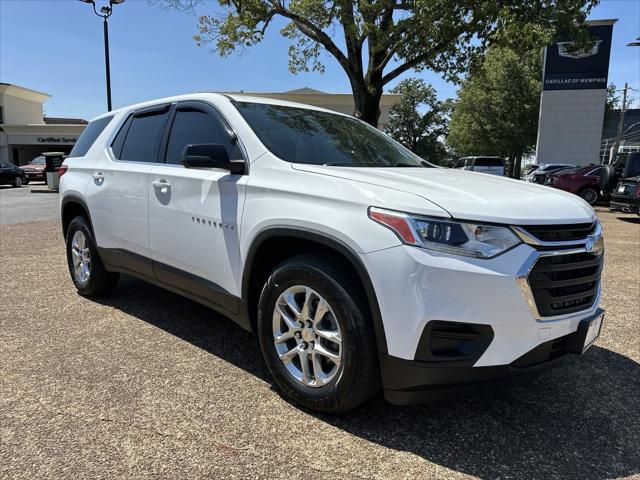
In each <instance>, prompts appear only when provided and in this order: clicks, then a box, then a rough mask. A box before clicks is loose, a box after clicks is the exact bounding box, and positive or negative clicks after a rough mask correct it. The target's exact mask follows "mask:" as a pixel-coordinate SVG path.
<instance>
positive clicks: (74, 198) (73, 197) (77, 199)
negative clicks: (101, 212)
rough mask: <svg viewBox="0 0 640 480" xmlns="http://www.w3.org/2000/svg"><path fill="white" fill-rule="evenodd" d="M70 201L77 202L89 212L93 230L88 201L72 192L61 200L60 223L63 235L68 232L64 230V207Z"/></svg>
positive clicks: (88, 216)
mask: <svg viewBox="0 0 640 480" xmlns="http://www.w3.org/2000/svg"><path fill="white" fill-rule="evenodd" d="M69 203H77V204H79V205H80V206H81V207H82V208H83V209H84V212H85V213H86V214H87V219H88V220H89V226H90V227H91V231H92V232H93V231H94V229H93V221H92V220H91V214H90V213H89V208H88V207H87V204H86V202H85V201H84V200H83V199H82V198H81V197H79V196H78V195H74V194H71V193H70V194H68V195H65V196H64V197H63V198H62V201H61V202H60V224H61V227H62V236H63V237H64V236H65V235H66V234H67V232H65V231H64V208H65V206H67V204H69Z"/></svg>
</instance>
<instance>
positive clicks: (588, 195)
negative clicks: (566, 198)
mask: <svg viewBox="0 0 640 480" xmlns="http://www.w3.org/2000/svg"><path fill="white" fill-rule="evenodd" d="M578 195H579V196H580V198H582V199H583V200H584V201H585V202H587V203H588V204H589V205H594V204H595V203H596V202H597V201H598V191H597V190H596V189H595V188H591V187H585V188H583V189H581V190H580V191H579V192H578Z"/></svg>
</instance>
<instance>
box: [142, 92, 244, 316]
mask: <svg viewBox="0 0 640 480" xmlns="http://www.w3.org/2000/svg"><path fill="white" fill-rule="evenodd" d="M170 123H171V127H170V130H169V129H168V132H167V133H166V135H165V140H164V141H163V153H162V154H161V156H162V157H163V159H164V160H165V163H159V164H157V165H155V166H153V167H152V169H151V176H150V184H149V186H148V189H149V194H148V197H149V239H150V248H151V250H152V252H153V258H154V260H155V262H154V272H155V275H156V277H157V278H158V279H159V280H160V281H163V282H164V283H167V284H170V285H172V286H174V287H177V288H180V289H181V290H184V291H187V292H188V293H190V294H192V295H196V296H198V297H200V298H202V299H205V300H207V301H209V302H212V303H215V304H216V305H218V306H221V307H223V308H224V309H226V310H228V311H230V312H233V313H235V312H237V311H238V303H237V297H239V295H240V292H239V285H238V284H239V281H238V278H239V261H240V246H239V245H240V242H239V231H238V230H239V225H240V219H241V215H242V208H243V206H244V196H245V185H246V182H247V179H248V176H246V175H233V174H231V173H229V172H228V171H226V170H220V169H195V168H185V167H184V166H183V165H182V164H181V163H180V162H181V157H182V152H183V150H184V148H185V147H186V146H187V145H194V144H205V143H206V144H211V143H214V144H221V145H223V146H224V147H225V148H226V150H227V153H228V155H229V158H230V159H232V160H233V159H242V158H244V155H243V153H242V151H241V149H240V146H239V144H238V141H237V140H235V136H234V134H233V133H232V131H231V128H230V127H229V125H228V124H227V122H226V121H225V120H224V118H223V117H222V115H221V114H220V113H219V112H218V111H217V110H216V109H215V108H214V107H213V106H211V105H209V104H208V103H205V102H180V103H178V104H177V105H176V106H175V107H174V111H173V114H172V118H171V120H170Z"/></svg>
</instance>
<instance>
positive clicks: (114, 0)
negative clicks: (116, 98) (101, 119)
mask: <svg viewBox="0 0 640 480" xmlns="http://www.w3.org/2000/svg"><path fill="white" fill-rule="evenodd" d="M80 1H81V2H83V3H90V4H91V6H92V7H93V13H95V14H96V15H97V16H99V17H101V18H102V23H103V27H104V65H105V70H106V75H107V109H108V110H109V111H110V110H111V67H110V65H109V22H108V21H107V20H108V19H109V17H110V16H111V14H112V13H113V6H114V5H118V4H120V3H124V0H109V6H108V7H107V6H104V7H102V8H101V9H100V11H99V12H98V10H97V9H96V3H95V1H94V0H80Z"/></svg>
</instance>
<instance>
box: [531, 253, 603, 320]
mask: <svg viewBox="0 0 640 480" xmlns="http://www.w3.org/2000/svg"><path fill="white" fill-rule="evenodd" d="M602 263H603V255H602V254H592V253H587V252H583V253H571V254H566V255H552V256H543V257H540V258H539V259H538V261H537V262H536V263H535V265H534V266H533V268H532V269H531V272H530V273H529V286H530V288H531V291H532V293H533V298H534V300H535V302H536V306H537V308H538V313H540V315H542V316H543V317H551V316H554V315H563V314H567V313H574V312H578V311H580V310H585V309H587V308H589V307H591V306H592V305H593V303H594V302H595V299H596V295H597V292H598V286H599V284H600V274H601V272H602Z"/></svg>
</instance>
